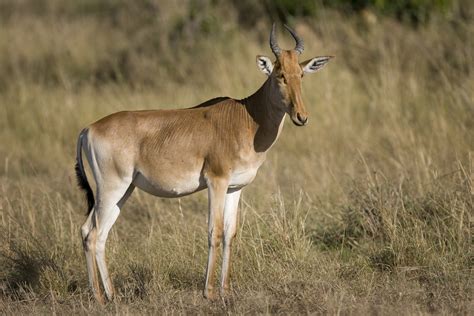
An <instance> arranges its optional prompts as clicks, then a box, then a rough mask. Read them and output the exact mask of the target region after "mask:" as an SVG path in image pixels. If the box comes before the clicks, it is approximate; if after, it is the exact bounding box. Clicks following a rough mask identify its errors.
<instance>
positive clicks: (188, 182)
mask: <svg viewBox="0 0 474 316" xmlns="http://www.w3.org/2000/svg"><path fill="white" fill-rule="evenodd" d="M133 184H134V185H135V186H137V187H138V188H140V189H142V190H143V191H145V192H148V193H150V194H152V195H155V196H159V197H166V198H173V197H180V196H185V195H189V194H192V193H194V192H197V191H201V190H203V189H205V188H206V182H205V180H204V178H203V176H202V175H201V174H200V172H196V173H191V174H185V175H182V176H180V177H168V178H167V177H166V176H164V177H160V178H159V179H156V178H155V179H151V178H147V177H146V176H145V175H143V174H142V173H137V175H136V176H135V178H134V180H133Z"/></svg>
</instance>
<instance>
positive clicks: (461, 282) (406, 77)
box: [0, 0, 474, 314]
mask: <svg viewBox="0 0 474 316" xmlns="http://www.w3.org/2000/svg"><path fill="white" fill-rule="evenodd" d="M252 3H253V2H252V1H240V2H237V1H234V2H224V1H210V2H209V1H190V2H178V3H176V4H175V3H174V2H169V3H162V2H161V1H133V2H132V1H130V2H125V1H102V2H98V1H92V0H87V1H77V2H69V1H56V0H48V1H26V0H25V1H1V2H0V192H1V193H0V311H1V313H2V314H28V313H31V314H33V313H34V314H37V313H40V314H49V313H58V314H66V313H69V314H72V313H73V314H89V313H91V314H103V313H104V312H106V313H120V314H122V313H123V314H142V313H147V314H158V313H163V312H165V313H193V314H201V313H251V314H253V313H259V314H260V313H282V314H287V313H288V314H293V313H303V314H304V313H329V314H338V313H344V314H347V313H355V314H366V313H375V314H397V313H402V314H406V313H410V314H425V313H436V314H438V313H439V314H453V313H454V314H471V313H473V310H474V306H473V302H472V294H473V293H472V289H473V277H472V268H473V261H474V253H473V249H472V241H471V238H472V235H471V226H472V214H473V207H474V203H473V198H474V184H473V181H474V89H473V87H474V68H473V61H474V43H473V40H474V22H473V16H474V15H473V7H474V6H473V5H472V4H470V1H461V2H459V3H458V2H456V5H455V8H454V9H453V10H452V11H451V13H449V14H433V16H431V17H430V19H429V20H427V21H425V22H424V23H422V24H416V25H413V24H412V23H407V22H406V21H405V22H400V21H399V20H396V19H394V18H392V17H383V16H380V15H377V14H373V13H371V12H370V11H367V12H363V13H362V14H351V15H347V14H344V13H338V12H337V11H334V10H332V9H328V10H320V11H318V12H317V14H316V15H315V16H306V17H301V18H293V19H292V18H291V17H288V19H289V22H290V23H291V24H292V25H293V26H295V28H296V30H297V32H298V33H299V34H300V35H301V36H302V37H303V38H304V40H305V43H306V49H305V52H304V53H303V56H302V60H304V59H307V58H310V57H313V56H315V55H325V54H331V55H336V56H337V57H336V58H335V59H334V60H332V61H331V62H330V63H329V65H328V66H327V67H326V68H324V69H323V70H322V71H321V72H318V73H316V74H314V75H311V76H306V77H305V78H304V83H303V95H304V100H305V103H306V106H307V107H308V110H309V111H310V121H309V125H308V126H307V127H304V128H297V127H295V126H293V125H292V124H291V123H290V122H286V124H285V125H286V126H285V127H284V130H283V133H282V136H281V138H280V140H279V142H278V143H277V144H276V145H275V146H274V148H273V149H272V151H271V152H270V154H269V156H268V159H267V161H266V163H265V164H264V166H263V167H262V168H261V170H260V171H259V174H258V176H257V178H256V180H255V181H254V183H253V184H251V185H250V186H248V187H247V188H246V189H245V190H244V193H243V197H242V200H241V212H240V227H239V230H238V236H237V241H236V243H235V247H234V252H235V256H234V257H233V262H234V264H233V271H232V272H233V273H232V280H233V282H232V290H233V297H232V300H231V301H230V303H228V304H223V303H222V302H221V301H217V302H209V301H206V300H204V299H203V298H202V295H201V289H202V287H203V283H204V272H205V265H206V258H207V233H206V227H207V226H206V216H207V195H206V192H201V193H198V194H195V195H193V196H190V197H186V198H181V199H159V198H156V197H152V196H150V195H147V194H145V193H143V192H139V191H138V190H137V191H135V192H134V194H133V195H132V197H131V198H130V199H129V201H128V202H127V204H126V205H125V207H124V208H123V210H122V213H121V216H120V217H119V219H118V220H117V222H116V224H115V226H114V228H113V229H112V232H111V235H110V238H109V242H108V245H107V246H108V247H107V257H108V263H109V268H110V270H111V274H112V277H113V282H114V284H115V287H116V290H117V292H118V296H117V298H116V300H115V301H114V302H112V303H109V304H108V305H106V306H105V307H102V306H100V305H98V304H97V303H96V302H95V301H94V299H93V297H92V295H91V292H90V290H89V288H88V284H87V272H86V266H85V259H84V256H83V251H82V245H81V241H80V233H79V228H80V226H81V225H82V223H83V222H84V220H85V212H86V205H85V202H84V199H83V195H82V193H81V192H80V191H79V190H78V189H77V187H76V183H75V177H74V172H73V171H74V168H73V165H74V159H75V149H76V139H77V135H78V133H79V131H80V130H81V129H82V128H83V127H84V126H86V125H87V124H89V123H91V122H93V121H95V120H97V119H99V118H100V117H102V116H104V115H106V114H109V113H112V112H115V111H119V110H125V109H127V110H133V109H153V108H182V107H188V106H192V105H195V104H198V103H200V102H201V101H204V100H207V99H209V98H211V97H214V96H223V95H228V96H231V97H235V98H242V97H245V96H247V95H249V94H251V93H252V92H253V91H255V90H256V89H257V88H258V87H259V86H260V85H261V84H262V83H263V81H264V80H265V77H264V75H262V74H261V73H259V71H258V70H257V67H256V65H255V55H257V54H267V55H270V54H271V53H270V49H269V47H268V40H267V39H268V34H269V30H270V25H271V20H272V19H273V18H276V17H278V16H281V14H282V13H281V12H280V13H279V15H278V14H277V16H275V15H272V11H271V10H270V11H268V10H266V9H268V7H265V6H258V5H256V6H252ZM265 3H267V4H268V3H269V2H268V1H267V2H265ZM265 8H266V9H265ZM283 13H284V12H283ZM279 41H280V44H281V46H283V47H292V45H293V42H292V39H291V38H290V37H289V36H288V34H285V33H283V32H280V33H279ZM89 178H90V177H89Z"/></svg>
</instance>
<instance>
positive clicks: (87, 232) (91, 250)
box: [81, 181, 133, 304]
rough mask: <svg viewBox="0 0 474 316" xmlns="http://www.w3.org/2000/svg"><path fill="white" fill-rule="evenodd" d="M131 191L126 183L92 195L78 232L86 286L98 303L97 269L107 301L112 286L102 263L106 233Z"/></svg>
mask: <svg viewBox="0 0 474 316" xmlns="http://www.w3.org/2000/svg"><path fill="white" fill-rule="evenodd" d="M129 189H130V190H129ZM129 191H130V192H129ZM131 191H133V186H131V185H130V182H127V181H120V182H118V181H117V182H115V184H114V185H113V186H111V185H109V186H103V187H101V188H99V189H98V190H97V194H96V197H97V200H96V204H95V205H94V208H93V210H92V212H91V213H90V214H89V217H88V218H87V220H86V222H85V223H84V225H83V226H82V229H81V231H82V240H83V245H84V252H85V254H86V262H87V271H88V274H89V284H90V286H91V288H92V291H93V293H94V296H95V297H96V299H97V300H98V301H99V302H100V303H102V304H103V303H104V298H103V295H102V293H101V290H100V286H99V278H98V273H97V268H98V270H99V272H100V275H101V277H102V284H103V285H104V289H105V292H106V295H107V298H108V299H112V297H113V286H112V282H111V280H110V277H109V274H108V270H107V266H106V263H105V243H106V241H107V236H108V233H109V231H110V229H111V228H112V225H113V224H114V223H115V220H116V219H117V217H118V215H119V213H120V209H119V207H118V206H117V205H118V204H119V203H120V202H121V201H123V200H124V198H126V197H125V195H127V193H128V195H130V193H131ZM122 204H123V203H122Z"/></svg>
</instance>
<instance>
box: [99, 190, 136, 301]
mask: <svg viewBox="0 0 474 316" xmlns="http://www.w3.org/2000/svg"><path fill="white" fill-rule="evenodd" d="M134 188H135V186H134V185H133V184H131V185H130V186H129V187H128V189H127V190H126V192H125V194H124V195H123V196H122V197H121V198H120V199H119V201H118V202H117V203H116V204H115V205H113V206H112V207H109V206H107V205H105V206H104V208H102V209H101V210H100V211H99V212H98V215H97V216H98V222H99V227H98V233H97V244H96V248H95V251H96V261H97V267H98V268H99V272H100V276H101V279H102V284H103V285H104V290H105V294H106V296H107V299H108V300H112V299H113V297H114V292H115V291H114V287H113V284H112V280H111V278H110V276H109V271H108V269H107V264H106V261H105V244H106V242H107V237H108V235H109V231H110V229H111V228H112V225H113V224H114V223H115V221H116V220H117V217H118V216H119V214H120V207H122V205H123V204H124V203H125V201H126V200H127V199H128V197H129V196H130V194H132V192H133V189H134ZM120 192H121V190H118V191H117V195H115V197H118V196H119V195H120ZM114 200H115V199H111V200H110V201H111V203H113V202H112V201H114ZM109 205H110V204H109Z"/></svg>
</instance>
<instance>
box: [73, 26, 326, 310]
mask: <svg viewBox="0 0 474 316" xmlns="http://www.w3.org/2000/svg"><path fill="white" fill-rule="evenodd" d="M285 27H286V29H287V30H288V31H289V32H290V33H291V35H292V36H293V38H294V39H295V41H296V46H295V48H294V49H292V50H282V49H281V48H280V47H279V46H278V44H277V41H276V37H275V25H273V28H272V31H271V33H270V47H271V49H272V51H273V53H274V55H275V57H276V60H275V62H272V61H271V60H270V59H269V58H268V57H265V56H257V65H258V67H259V68H260V70H261V71H262V72H263V73H265V74H266V75H267V76H268V78H267V80H266V81H265V83H264V84H263V85H262V87H261V88H260V89H258V90H257V92H255V93H254V94H252V95H251V96H249V97H248V98H245V99H242V100H235V99H231V98H215V99H212V100H209V101H207V102H205V103H202V104H200V105H197V106H195V107H192V108H187V109H180V110H155V111H133V112H118V113H115V114H112V115H109V116H107V117H105V118H102V119H101V120H99V121H97V122H95V123H93V124H91V125H90V126H89V127H87V128H85V129H84V130H82V132H81V133H80V135H79V140H78V143H77V157H76V159H77V163H76V174H77V178H78V182H79V185H80V187H81V188H82V189H83V190H84V191H85V192H86V196H87V200H88V205H89V210H88V217H87V220H86V222H85V223H84V225H83V226H82V228H81V233H82V241H83V246H84V251H85V255H86V261H87V270H88V274H89V282H90V285H91V287H92V290H93V292H94V295H95V297H96V298H97V300H99V301H100V302H104V299H103V296H102V294H101V290H100V287H99V280H98V275H97V268H98V269H99V272H100V275H101V278H102V283H103V286H104V289H105V293H106V295H107V298H108V299H109V300H110V299H112V298H113V295H114V289H113V285H112V282H111V279H110V276H109V273H108V271H107V266H106V263H105V243H106V241H107V235H108V233H109V230H110V229H111V227H112V225H113V224H114V222H115V220H116V219H117V217H118V215H119V213H120V208H121V207H122V206H123V204H124V203H125V201H126V200H127V198H128V197H129V196H130V194H131V193H132V191H133V189H134V188H135V187H139V188H140V189H142V190H144V191H146V192H148V193H151V194H153V195H156V196H160V197H180V196H184V195H188V194H191V193H194V192H197V191H200V190H203V189H205V188H208V192H209V193H208V196H209V214H208V216H209V219H208V223H209V224H208V242H209V257H208V261H207V271H206V283H205V288H204V296H205V297H206V298H214V297H215V295H216V294H215V292H214V291H213V288H214V274H215V273H214V272H215V267H216V266H215V263H216V255H217V249H218V247H219V246H220V243H221V241H223V259H222V276H221V295H224V294H226V292H227V290H228V288H229V269H230V256H231V245H232V241H233V239H234V237H235V234H236V226H237V213H238V203H239V198H240V193H241V189H242V188H243V187H245V186H246V185H248V184H249V183H251V182H252V180H253V179H254V178H255V175H256V173H257V170H258V168H259V167H260V166H261V165H262V163H263V161H264V160H265V156H266V153H267V151H268V150H269V149H270V147H272V145H273V144H274V143H275V141H276V140H277V138H278V136H279V135H280V132H281V129H282V126H283V122H284V118H285V115H286V114H289V116H290V118H291V120H292V121H293V122H294V124H296V125H298V126H303V125H305V124H306V123H307V122H308V113H307V111H306V108H305V106H304V104H303V99H302V97H301V79H302V78H303V74H304V73H312V72H315V71H317V70H319V69H321V68H322V67H323V66H324V65H325V64H326V63H327V62H328V61H329V59H330V58H331V56H323V57H316V58H312V59H309V60H307V61H305V62H303V63H301V64H300V63H298V56H299V55H300V54H301V53H302V52H303V48H304V47H303V41H302V40H301V39H300V38H299V37H298V35H296V33H295V32H294V31H293V30H291V29H290V28H289V27H287V26H286V25H285ZM82 151H84V153H85V155H86V157H87V160H88V162H89V165H90V167H91V169H92V172H93V175H94V179H95V182H96V184H97V190H96V194H95V202H94V195H93V193H92V189H91V187H90V185H89V183H88V182H87V178H86V174H85V172H84V166H83V162H82Z"/></svg>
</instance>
